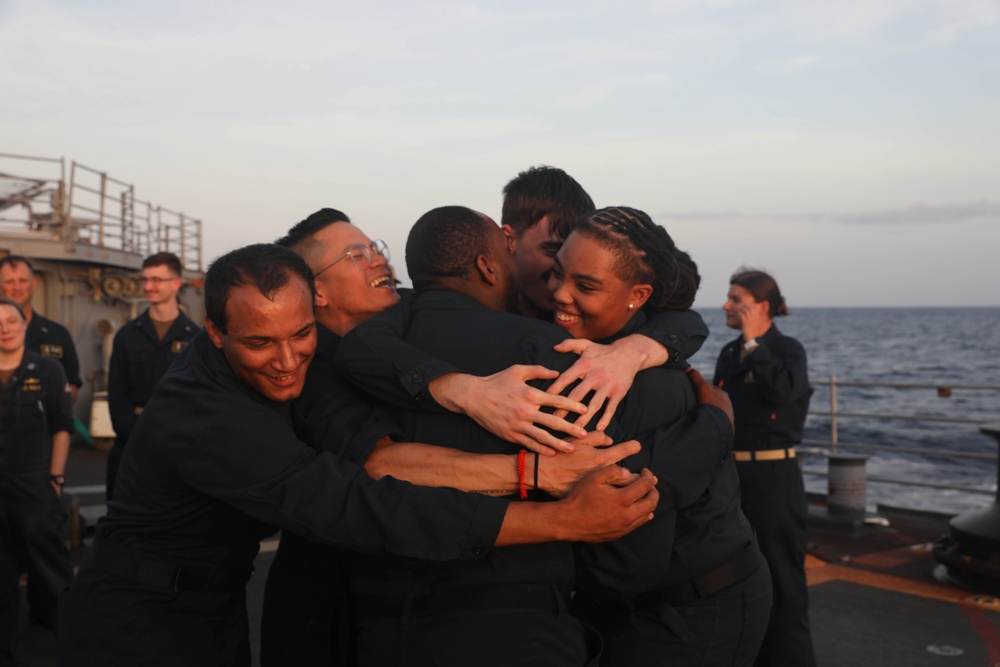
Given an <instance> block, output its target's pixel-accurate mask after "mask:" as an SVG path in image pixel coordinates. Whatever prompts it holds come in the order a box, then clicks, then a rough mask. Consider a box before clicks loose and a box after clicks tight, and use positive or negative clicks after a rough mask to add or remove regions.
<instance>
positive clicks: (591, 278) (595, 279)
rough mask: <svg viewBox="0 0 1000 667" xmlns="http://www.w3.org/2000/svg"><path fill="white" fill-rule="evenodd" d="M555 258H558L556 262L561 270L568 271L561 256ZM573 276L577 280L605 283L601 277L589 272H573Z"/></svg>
mask: <svg viewBox="0 0 1000 667" xmlns="http://www.w3.org/2000/svg"><path fill="white" fill-rule="evenodd" d="M555 260H556V264H557V265H558V266H559V270H560V271H562V272H563V273H566V269H565V267H563V265H562V262H560V261H559V257H556V258H555ZM571 277H573V278H575V279H577V280H588V281H590V282H592V283H597V284H598V285H603V284H604V281H603V280H601V279H600V278H598V277H596V276H592V275H590V274H589V273H573V274H571Z"/></svg>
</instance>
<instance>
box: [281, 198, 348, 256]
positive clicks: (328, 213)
mask: <svg viewBox="0 0 1000 667" xmlns="http://www.w3.org/2000/svg"><path fill="white" fill-rule="evenodd" d="M335 222H347V223H350V222H351V219H350V218H348V217H347V214H346V213H344V212H343V211H338V210H337V209H335V208H321V209H320V210H318V211H316V212H315V213H313V214H312V215H310V216H309V217H308V218H306V219H305V220H302V221H301V222H297V223H295V224H294V225H293V226H292V228H291V229H289V230H288V233H287V234H285V235H284V236H282V237H281V238H280V239H278V240H277V241H275V244H277V245H280V246H283V247H285V248H291V249H292V250H294V251H295V252H297V253H298V254H299V255H301V256H302V257H303V258H305V260H306V261H307V262H314V261H317V259H318V258H317V257H314V255H316V254H318V253H320V252H322V250H323V249H322V248H321V247H320V246H319V244H318V243H316V241H315V240H314V239H313V235H315V234H316V233H317V232H319V231H320V230H323V229H326V228H327V227H329V226H330V225H332V224H334V223H335Z"/></svg>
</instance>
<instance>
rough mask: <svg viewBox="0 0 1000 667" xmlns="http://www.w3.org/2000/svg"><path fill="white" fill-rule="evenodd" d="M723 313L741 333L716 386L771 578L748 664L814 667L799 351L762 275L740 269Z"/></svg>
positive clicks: (804, 388)
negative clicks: (728, 404) (777, 321)
mask: <svg viewBox="0 0 1000 667" xmlns="http://www.w3.org/2000/svg"><path fill="white" fill-rule="evenodd" d="M722 309H723V310H724V311H726V326H728V327H730V328H731V329H738V330H740V331H742V335H741V336H740V337H739V338H737V339H736V340H734V341H732V342H731V343H728V344H727V345H726V346H725V347H723V348H722V351H721V352H720V353H719V361H718V363H717V364H716V367H715V379H714V383H715V384H716V385H717V386H719V387H720V388H722V389H724V390H725V391H727V392H728V393H729V397H730V399H731V400H732V402H733V413H734V415H735V418H736V443H735V447H734V451H733V457H734V458H735V459H736V468H737V471H738V472H739V475H740V485H741V487H742V507H743V512H744V514H746V516H747V518H748V519H750V523H751V524H753V527H754V530H755V532H756V533H757V541H758V544H759V545H760V550H761V552H763V554H764V558H766V559H767V563H768V565H770V567H771V577H772V579H773V581H774V605H773V606H772V607H771V618H770V623H769V624H768V628H767V634H766V635H765V636H764V644H763V645H762V646H761V649H760V653H759V654H758V655H757V660H756V662H754V665H755V666H756V667H786V666H787V667H815V665H816V657H815V655H814V652H813V644H812V636H811V634H810V629H809V588H808V585H807V582H806V572H805V559H806V547H807V544H808V539H809V534H808V530H807V526H806V519H807V517H808V513H809V508H808V505H807V503H806V492H805V485H804V484H803V481H802V470H801V469H800V468H799V464H798V461H797V460H796V459H795V445H797V444H798V443H800V442H801V441H802V428H803V426H804V425H805V421H806V413H807V412H808V411H809V398H810V396H812V387H811V386H810V385H809V375H808V372H807V368H806V351H805V349H804V348H803V347H802V344H801V343H799V341H797V340H795V339H794V338H791V337H789V336H785V335H783V334H782V333H781V332H780V331H778V327H776V326H775V325H774V322H773V319H774V318H775V317H778V316H780V315H787V314H788V308H787V307H786V306H785V299H784V297H783V296H781V291H780V290H779V289H778V284H777V283H776V282H775V280H774V278H772V277H771V276H770V275H768V274H766V273H764V272H763V271H754V270H750V269H746V268H740V269H739V270H737V272H736V273H735V274H733V277H732V278H730V279H729V294H728V295H727V298H726V303H725V305H724V306H723V307H722Z"/></svg>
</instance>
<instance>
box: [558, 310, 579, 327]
mask: <svg viewBox="0 0 1000 667" xmlns="http://www.w3.org/2000/svg"><path fill="white" fill-rule="evenodd" d="M555 315H556V318H555V319H556V323H557V324H564V325H565V324H573V323H574V322H578V321H579V320H580V316H579V315H573V314H572V313H566V312H563V311H561V310H557V311H556V313H555Z"/></svg>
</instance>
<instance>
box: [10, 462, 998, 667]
mask: <svg viewBox="0 0 1000 667" xmlns="http://www.w3.org/2000/svg"><path fill="white" fill-rule="evenodd" d="M104 462H105V455H104V454H103V453H102V452H98V451H95V450H93V449H90V448H88V447H85V446H74V447H73V448H72V451H71V460H70V465H69V467H68V470H67V474H68V476H69V477H70V485H71V486H72V487H75V488H76V490H77V494H78V496H79V498H80V500H81V503H82V506H83V512H82V514H83V516H84V517H86V518H87V519H88V520H89V521H93V520H94V518H96V516H97V515H99V514H100V513H101V511H102V510H103V507H102V506H101V505H100V503H101V502H103V492H102V491H99V489H102V488H103V481H104V465H105V463H104ZM814 500H818V499H814ZM811 512H812V513H813V516H814V519H815V521H814V522H813V523H814V527H813V530H811V532H810V547H809V551H810V555H809V559H808V562H807V573H808V579H809V593H810V619H811V622H812V628H813V638H814V642H815V646H816V654H817V661H818V664H819V666H820V667H846V666H848V665H879V666H880V667H894V666H899V667H903V666H905V667H924V666H926V667H937V666H940V665H949V666H951V667H960V666H962V667H964V666H969V667H972V666H976V667H992V666H994V665H1000V600H998V599H997V598H995V597H992V596H989V595H982V594H978V593H976V592H975V591H971V590H966V589H963V588H960V587H958V586H955V585H952V584H951V583H948V582H947V581H941V580H939V579H938V578H937V577H936V576H935V566H936V562H935V560H934V557H933V555H932V553H931V544H932V543H933V542H934V540H936V539H937V538H938V537H940V536H941V535H942V534H944V532H945V531H946V530H947V519H948V517H947V516H944V515H940V514H932V513H916V512H909V511H906V510H900V509H893V508H887V507H879V511H878V517H880V519H884V520H885V521H887V522H888V526H885V525H878V524H877V523H876V524H873V525H868V524H865V525H861V526H860V527H859V526H858V525H857V524H856V523H855V524H854V525H853V526H846V527H845V526H839V525H837V523H836V522H831V521H829V520H828V519H827V518H826V510H825V507H823V506H822V504H820V503H814V504H813V505H812V507H811ZM879 523H884V521H879ZM276 546H277V542H276V540H271V541H268V542H265V543H264V544H263V545H262V550H261V554H260V556H258V559H257V563H256V566H257V574H256V575H255V576H254V578H253V579H252V580H251V582H250V585H249V587H248V602H249V607H250V627H251V633H252V635H251V640H252V642H253V649H254V658H255V662H254V664H257V663H256V654H257V650H258V648H259V626H260V605H261V601H262V599H263V591H264V581H265V580H266V576H267V569H268V567H269V566H270V563H271V559H272V558H273V555H274V549H275V548H276ZM84 552H85V549H81V550H79V551H77V552H76V553H75V554H74V558H75V559H76V560H77V561H79V560H82V558H83V555H84ZM24 606H25V605H23V604H22V626H21V632H20V634H19V640H18V641H19V645H18V648H19V658H20V661H21V665H22V667H53V666H54V665H55V664H56V661H55V641H54V639H53V638H52V636H51V634H49V633H48V632H47V631H45V630H43V629H41V628H38V627H35V626H30V625H28V623H27V616H26V613H25V612H24Z"/></svg>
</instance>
